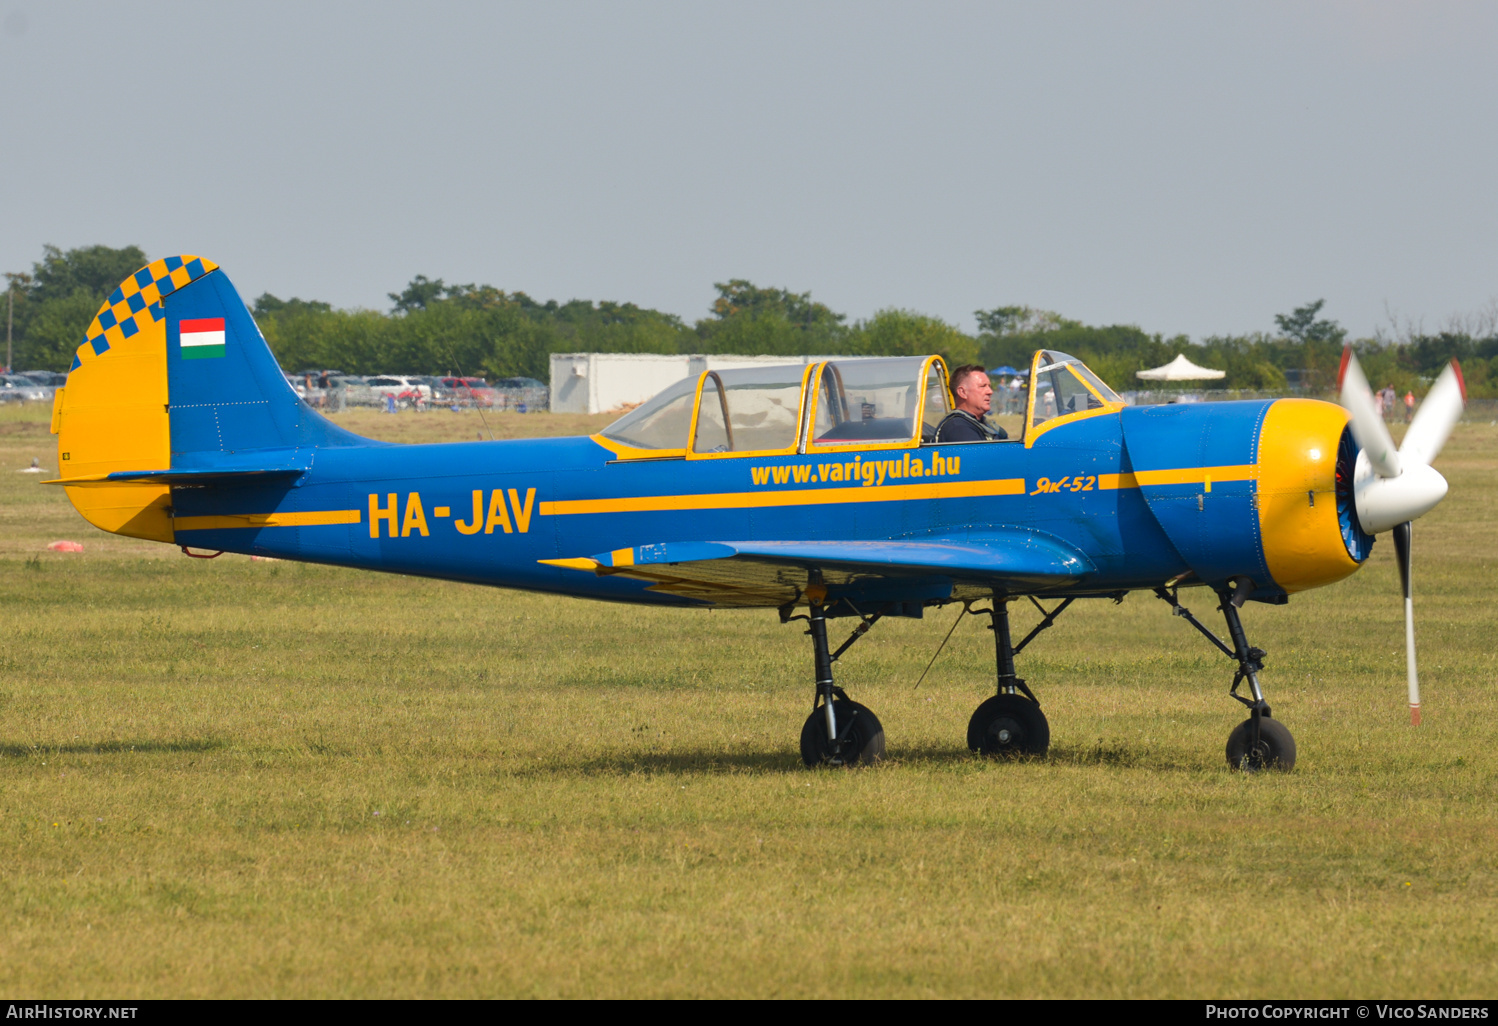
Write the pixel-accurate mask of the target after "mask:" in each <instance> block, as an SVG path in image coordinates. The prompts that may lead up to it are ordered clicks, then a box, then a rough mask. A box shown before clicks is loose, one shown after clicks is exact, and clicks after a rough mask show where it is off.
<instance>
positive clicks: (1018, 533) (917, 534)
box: [52, 256, 1463, 769]
mask: <svg viewBox="0 0 1498 1026" xmlns="http://www.w3.org/2000/svg"><path fill="white" fill-rule="evenodd" d="M1344 371H1345V374H1344V377H1343V383H1342V397H1343V405H1344V406H1345V407H1346V409H1343V408H1342V407H1339V406H1335V405H1332V404H1330V403H1324V402H1316V401H1312V400H1305V399H1275V400H1262V401H1250V402H1220V403H1202V404H1180V405H1168V406H1149V407H1135V406H1126V405H1125V404H1124V402H1123V401H1122V400H1121V399H1120V398H1119V396H1118V395H1117V394H1115V393H1114V392H1113V390H1112V389H1110V388H1109V387H1108V386H1107V385H1106V384H1104V383H1103V382H1102V381H1101V380H1099V379H1098V377H1097V376H1096V375H1094V374H1093V373H1092V372H1091V371H1089V370H1088V369H1087V368H1086V367H1085V366H1083V365H1082V363H1081V362H1080V361H1078V360H1076V359H1073V358H1072V357H1069V356H1067V355H1066V354H1065V353H1058V352H1053V351H1050V350H1041V351H1040V352H1038V353H1036V354H1035V357H1034V362H1033V364H1032V365H1031V373H1030V382H1031V387H1030V390H1029V395H1028V408H1027V410H1026V415H1025V426H1024V430H1023V436H1022V437H1021V438H1018V439H1015V440H1012V441H1007V442H975V443H969V444H933V442H932V441H931V439H932V437H934V435H933V432H934V429H935V427H936V426H937V425H938V424H939V422H940V421H941V420H942V418H943V417H945V416H946V415H947V413H948V411H949V409H950V408H951V407H950V404H951V397H950V395H949V392H948V387H947V380H946V368H945V367H944V366H943V364H942V361H941V359H940V358H939V357H935V356H928V357H924V358H922V357H914V358H890V359H858V360H831V361H825V362H821V363H815V364H812V365H809V366H801V365H796V366H784V367H757V368H754V369H751V370H732V371H707V372H706V373H703V374H701V375H700V376H698V377H696V378H695V379H689V380H685V381H682V382H680V383H678V384H676V385H674V386H672V387H671V388H669V389H667V390H666V391H664V392H662V393H661V394H660V395H658V396H656V397H655V398H653V399H651V400H650V401H649V402H646V403H645V404H643V405H641V406H640V407H638V408H636V409H635V410H633V411H632V412H630V413H629V414H628V415H626V416H625V417H623V418H622V419H620V420H619V421H617V422H615V423H614V424H612V425H611V426H609V427H608V428H605V429H604V430H603V431H601V432H599V433H598V434H596V435H592V436H590V437H586V438H554V439H537V440H528V441H503V442H464V443H454V444H443V445H390V444H385V443H381V442H376V441H371V440H369V439H366V438H361V437H359V436H357V435H354V434H351V433H350V432H348V431H345V430H343V429H342V428H339V427H337V426H336V425H334V424H332V423H331V422H329V421H328V420H326V419H324V418H323V417H321V416H319V415H318V414H317V413H316V412H314V411H313V410H312V409H311V408H309V407H308V406H307V405H306V404H305V403H303V402H302V401H301V400H300V399H299V398H298V397H297V395H296V394H295V392H293V391H292V389H291V388H290V387H289V386H288V385H287V383H286V379H285V377H284V376H283V375H282V373H281V370H280V368H279V367H278V366H277V364H276V361H275V358H274V357H273V356H272V355H271V352H270V349H269V348H268V347H267V346H266V344H265V340H264V338H263V337H262V336H261V334H260V332H259V330H258V329H257V328H256V326H255V323H254V321H253V319H252V318H251V317H250V315H249V313H248V312H247V311H246V309H245V305H244V303H243V301H242V300H241V299H240V298H239V295H238V294H237V293H236V292H235V290H234V287H233V285H231V284H230V283H229V279H228V278H227V277H226V276H225V275H224V273H223V272H222V271H221V270H219V269H218V268H217V266H216V265H215V264H213V263H212V262H210V261H208V260H204V259H202V258H199V257H193V256H181V257H172V258H168V259H165V260H158V261H156V262H155V263H153V264H151V265H149V266H147V267H144V268H142V269H141V270H140V271H139V272H137V273H136V274H134V275H132V276H131V277H130V278H128V279H127V280H126V281H125V282H124V283H123V284H122V285H121V286H120V288H119V289H117V290H116V291H115V292H114V294H113V295H111V296H110V297H109V299H108V301H107V302H106V303H105V304H104V306H103V307H102V308H101V309H100V310H99V314H98V316H97V317H96V318H95V319H94V321H93V323H92V324H91V325H90V327H89V329H88V333H87V335H86V337H85V338H84V341H83V344H82V345H81V346H80V347H79V349H78V355H77V358H76V359H75V360H74V362H73V366H72V370H71V373H70V374H69V375H68V380H67V385H66V387H64V388H60V389H58V390H57V398H56V403H55V406H54V410H53V419H52V430H53V431H54V432H55V433H56V434H57V436H58V455H59V458H60V464H59V465H60V467H61V468H62V471H61V474H60V477H59V480H58V482H57V483H60V484H62V485H63V486H64V487H65V488H66V490H67V494H68V497H69V499H70V500H71V501H72V502H73V505H74V506H75V507H76V508H77V509H78V511H79V512H80V513H81V514H82V515H83V516H84V517H85V518H87V519H88V520H89V521H90V522H91V523H93V524H95V525H96V526H98V527H100V528H103V529H104V530H106V531H113V532H115V533H117V534H124V535H130V536H132V537H136V538H147V539H152V540H155V541H161V542H167V543H171V544H174V545H180V546H182V547H183V550H184V551H187V549H188V548H189V547H192V548H197V549H201V550H210V551H211V550H218V551H226V552H239V553H257V554H266V555H272V556H276V557H279V558H282V559H295V560H305V561H309V562H317V563H329V564H336V565H340V566H352V567H361V568H364V569H369V570H385V571H391V572H395V573H403V574H421V575H426V576H430V577H440V578H447V579H451V580H458V581H470V582H473V583H476V584H490V585H501V586H504V587H509V588H525V589H531V590H536V591H550V592H558V593H562V594H568V595H578V596H584V597H588V598H597V599H609V600H613V601H620V602H640V603H649V604H654V605H674V606H683V607H697V608H702V607H714V606H716V607H730V608H732V607H739V608H742V607H765V608H767V609H775V610H778V611H779V614H780V619H781V621H782V622H786V623H788V622H791V621H800V620H804V621H806V623H807V624H808V626H809V628H810V629H809V631H808V632H807V633H809V634H810V635H811V639H812V649H813V657H814V667H815V673H814V679H815V697H814V699H813V702H812V712H811V715H810V716H808V718H807V720H806V724H805V726H804V728H803V729H802V732H801V753H802V756H803V758H804V759H805V761H806V763H807V764H808V765H818V764H822V763H833V764H843V765H849V764H855V763H867V762H872V761H874V760H876V759H878V758H880V757H881V756H882V754H883V753H884V731H883V728H882V727H881V726H880V723H879V720H878V718H877V717H876V716H875V715H874V714H873V713H872V712H871V711H870V710H869V709H867V708H865V707H864V706H862V705H860V704H858V703H857V702H854V701H852V700H850V699H849V698H848V697H847V696H846V695H845V694H844V692H843V690H842V689H841V688H839V687H837V686H836V685H834V683H833V677H832V664H833V662H835V661H836V660H837V658H838V657H839V656H841V655H842V654H843V653H844V652H845V651H847V649H848V647H849V646H850V645H852V644H853V643H854V642H855V641H856V640H857V639H858V638H859V637H861V636H862V635H863V634H864V633H865V632H866V631H867V630H868V628H869V627H870V626H872V625H873V623H874V622H875V621H877V620H878V619H880V618H881V617H885V616H906V617H920V616H921V615H922V613H923V611H924V610H926V609H928V608H930V607H932V606H941V605H943V604H946V603H953V602H957V603H963V604H965V606H966V607H967V608H969V609H971V610H973V611H974V612H981V613H984V614H986V615H988V616H989V617H990V618H991V626H992V629H993V631H994V639H995V644H996V650H997V669H998V680H997V685H998V686H997V693H996V694H995V695H994V696H993V697H991V698H989V699H988V700H987V701H985V702H984V703H983V704H982V705H980V706H979V707H978V709H977V711H976V712H974V713H973V715H972V719H971V721H970V722H969V724H968V732H967V741H968V745H969V746H970V747H971V748H972V749H973V750H975V751H979V752H984V753H989V754H999V753H1043V752H1045V750H1046V748H1047V745H1048V744H1049V739H1050V728H1049V725H1048V724H1047V722H1046V717H1045V715H1044V714H1043V713H1042V712H1041V708H1040V701H1039V699H1038V698H1037V697H1036V696H1035V694H1034V692H1033V691H1032V690H1031V688H1030V687H1029V686H1027V684H1026V683H1025V681H1024V680H1022V679H1021V678H1020V677H1018V676H1017V675H1016V672H1015V664H1014V657H1015V655H1016V654H1017V653H1018V652H1019V651H1020V650H1021V649H1023V648H1024V647H1025V645H1027V644H1028V643H1029V642H1030V640H1031V639H1032V638H1034V637H1035V636H1036V635H1037V634H1038V633H1040V632H1041V631H1042V630H1044V629H1046V628H1047V627H1049V626H1050V625H1051V624H1053V623H1054V622H1055V620H1056V617H1057V616H1059V615H1060V614H1061V613H1062V612H1063V611H1064V610H1065V609H1066V608H1067V607H1068V606H1070V605H1071V604H1072V603H1073V602H1074V601H1076V600H1077V599H1082V598H1112V599H1118V600H1121V599H1122V597H1123V596H1124V595H1125V594H1127V593H1128V592H1130V591H1134V590H1138V589H1144V590H1147V591H1150V592H1152V593H1153V594H1155V595H1156V596H1158V597H1159V598H1161V599H1163V600H1164V601H1166V602H1167V603H1169V604H1170V606H1171V607H1172V609H1173V610H1174V612H1175V613H1176V615H1178V616H1182V617H1184V618H1185V619H1186V620H1187V621H1188V622H1189V623H1191V624H1192V625H1193V626H1194V627H1195V628H1196V629H1197V630H1199V631H1201V633H1202V634H1204V635H1206V637H1207V638H1208V639H1209V640H1210V641H1211V642H1212V643H1213V644H1215V645H1216V646H1217V647H1218V648H1219V649H1221V650H1222V651H1223V652H1224V653H1226V654H1227V656H1228V657H1229V658H1231V659H1232V660H1234V661H1235V662H1236V664H1237V672H1236V673H1235V674H1234V676H1233V680H1232V686H1231V689H1230V692H1229V693H1230V694H1231V695H1232V697H1234V698H1236V699H1237V700H1238V701H1239V702H1241V703H1243V704H1244V705H1245V706H1247V707H1248V710H1249V718H1248V719H1247V720H1245V721H1244V722H1243V723H1241V724H1240V725H1239V726H1238V727H1237V728H1236V729H1235V730H1233V732H1232V735H1231V737H1230V738H1229V740H1228V745H1227V755H1228V760H1229V761H1230V762H1231V763H1232V764H1234V765H1235V766H1239V767H1242V768H1247V769H1256V768H1260V767H1268V766H1278V767H1281V768H1286V769H1288V768H1289V767H1290V766H1291V765H1292V764H1293V763H1294V761H1295V742H1294V740H1293V739H1292V737H1291V735H1290V732H1289V731H1288V730H1286V729H1285V728H1284V726H1283V725H1281V724H1280V722H1279V721H1278V720H1275V719H1273V718H1272V717H1271V713H1270V707H1269V705H1268V703H1267V702H1266V701H1265V699H1264V692H1263V689H1262V687H1261V685H1260V681H1259V672H1260V670H1261V667H1262V661H1263V658H1264V653H1263V652H1262V651H1261V650H1260V649H1257V648H1253V647H1251V646H1250V645H1249V642H1248V639H1247V637H1246V636H1245V634H1244V631H1243V625H1242V622H1241V620H1240V617H1239V610H1240V608H1241V607H1242V606H1243V604H1244V602H1246V601H1250V600H1252V601H1257V602H1267V603H1271V604H1283V603H1285V602H1286V601H1288V599H1289V596H1290V595H1291V594H1293V593H1295V592H1298V591H1303V590H1306V589H1308V588H1315V587H1319V586H1321V585H1324V584H1330V583H1331V582H1333V581H1336V580H1339V579H1341V578H1343V577H1346V576H1347V575H1348V574H1351V573H1352V572H1353V571H1355V570H1357V569H1358V567H1359V566H1360V565H1361V564H1362V563H1363V561H1364V560H1365V559H1367V557H1368V553H1369V550H1370V548H1371V546H1372V544H1373V535H1375V534H1378V533H1380V532H1382V531H1387V530H1391V529H1392V530H1393V531H1394V540H1395V544H1396V546H1397V548H1398V555H1399V562H1400V568H1401V571H1402V574H1403V577H1404V588H1405V610H1406V617H1407V619H1406V623H1407V630H1406V639H1407V644H1408V650H1409V665H1408V671H1409V682H1410V689H1411V692H1410V702H1411V710H1412V713H1413V714H1414V715H1415V716H1416V722H1418V709H1419V705H1418V694H1417V692H1416V691H1415V687H1416V678H1415V662H1414V634H1413V626H1412V623H1413V621H1412V619H1410V617H1411V616H1412V611H1411V606H1410V591H1409V569H1410V526H1409V522H1410V521H1411V520H1413V519H1415V518H1416V517H1418V516H1420V515H1422V514H1423V513H1425V512H1427V511H1429V510H1430V509H1432V508H1433V507H1434V506H1435V505H1436V503H1438V502H1439V501H1440V500H1441V498H1442V497H1443V496H1444V495H1445V492H1446V482H1445V480H1444V479H1443V478H1442V477H1441V475H1440V474H1438V473H1437V472H1436V471H1435V470H1433V469H1431V466H1430V463H1431V461H1432V460H1434V458H1435V456H1436V454H1437V453H1438V452H1439V451H1440V449H1441V446H1442V444H1443V443H1444V442H1445V441H1446V438H1447V436H1448V435H1449V434H1450V432H1451V430H1452V427H1453V425H1454V424H1455V422H1456V420H1457V418H1458V417H1459V416H1460V413H1461V409H1462V405H1463V389H1462V384H1461V378H1460V371H1459V369H1458V368H1457V367H1456V365H1455V364H1454V363H1453V364H1452V365H1451V366H1450V367H1448V368H1447V369H1446V370H1445V371H1444V372H1443V373H1442V375H1441V377H1440V378H1439V379H1438V381H1437V382H1436V385H1435V387H1434V388H1433V389H1432V391H1431V393H1430V395H1429V397H1428V398H1427V399H1426V401H1425V403H1424V404H1423V406H1422V407H1421V410H1420V413H1419V416H1417V417H1416V419H1415V422H1414V423H1413V424H1412V426H1411V427H1410V429H1409V433H1408V435H1407V436H1406V438H1405V441H1404V445H1403V448H1401V449H1398V450H1396V449H1395V447H1394V445H1393V442H1392V441H1391V439H1390V437H1389V433H1388V430H1387V429H1386V428H1385V427H1384V424H1383V421H1382V419H1381V418H1380V417H1379V416H1378V414H1377V413H1376V412H1375V409H1374V405H1373V401H1372V398H1371V394H1370V392H1369V389H1368V385H1367V382H1366V380H1365V379H1364V377H1363V375H1362V372H1361V371H1360V370H1359V368H1358V365H1357V361H1356V359H1355V358H1353V357H1352V356H1351V355H1350V353H1349V354H1348V355H1347V356H1345V357H1344ZM1349 413H1350V423H1349ZM1198 586H1200V587H1204V588H1207V589H1209V590H1210V592H1211V593H1212V594H1214V595H1216V596H1217V598H1218V600H1219V608H1220V610H1221V612H1222V614H1223V616H1224V618H1225V619H1226V624H1227V633H1228V639H1229V640H1228V641H1227V642H1224V641H1223V640H1221V639H1220V638H1218V637H1217V636H1216V635H1214V634H1213V633H1212V632H1211V631H1210V630H1209V629H1208V628H1207V627H1206V626H1205V625H1203V624H1202V623H1201V622H1199V621H1198V620H1197V619H1196V617H1194V616H1193V615H1192V614H1191V613H1190V612H1189V611H1188V610H1187V609H1186V608H1185V607H1184V606H1182V605H1181V604H1180V602H1179V601H1178V597H1179V594H1180V589H1181V588H1187V587H1198ZM1019 599H1028V600H1029V601H1031V602H1034V603H1035V604H1036V605H1037V606H1038V607H1041V612H1042V614H1043V619H1042V620H1041V621H1040V624H1039V626H1037V627H1036V628H1035V629H1034V630H1032V631H1031V632H1030V633H1029V634H1028V635H1027V636H1026V637H1025V638H1024V639H1022V640H1021V641H1020V642H1018V643H1017V644H1016V643H1014V642H1013V641H1012V640H1011V637H1010V628H1009V604H1010V603H1011V602H1013V601H1016V600H1019ZM1042 600H1044V601H1050V602H1053V603H1054V605H1052V606H1051V608H1050V609H1048V610H1047V609H1045V608H1044V607H1043V606H1041V602H1042ZM983 603H986V606H985V607H984V608H980V609H974V608H973V607H974V606H977V605H979V604H983ZM837 617H850V618H855V619H856V620H857V621H858V623H857V626H856V628H855V629H854V631H853V634H852V637H850V638H849V639H848V640H847V641H846V642H844V643H843V644H842V646H841V647H839V648H837V649H835V650H832V649H830V646H829V643H828V635H827V621H828V620H830V619H834V618H837ZM1245 681H1246V682H1247V684H1248V689H1247V690H1248V695H1247V696H1246V697H1245V696H1244V695H1241V694H1239V693H1238V689H1239V686H1240V685H1241V684H1242V683H1243V682H1245Z"/></svg>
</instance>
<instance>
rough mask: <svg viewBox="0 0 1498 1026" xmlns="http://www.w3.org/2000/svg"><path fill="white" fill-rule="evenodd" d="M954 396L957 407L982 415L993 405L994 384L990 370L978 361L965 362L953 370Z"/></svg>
mask: <svg viewBox="0 0 1498 1026" xmlns="http://www.w3.org/2000/svg"><path fill="white" fill-rule="evenodd" d="M952 398H953V399H955V400H957V408H958V409H959V410H962V411H963V412H964V413H971V414H972V415H973V416H974V417H981V416H983V415H984V414H986V413H987V412H988V411H989V410H990V409H991V408H992V407H993V385H991V384H990V383H989V381H988V372H987V371H985V370H984V369H983V368H982V367H981V366H980V365H978V364H976V363H965V364H963V365H962V366H961V367H958V368H957V369H956V370H954V371H953V372H952Z"/></svg>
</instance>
